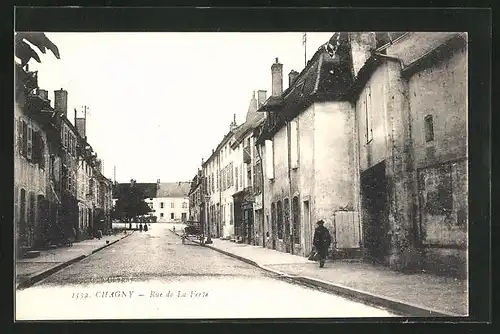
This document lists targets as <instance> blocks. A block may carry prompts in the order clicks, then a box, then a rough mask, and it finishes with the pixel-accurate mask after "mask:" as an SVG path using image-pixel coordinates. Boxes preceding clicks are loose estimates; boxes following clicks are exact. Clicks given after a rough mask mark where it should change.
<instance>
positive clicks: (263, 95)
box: [257, 90, 267, 108]
mask: <svg viewBox="0 0 500 334" xmlns="http://www.w3.org/2000/svg"><path fill="white" fill-rule="evenodd" d="M266 100H267V91H266V90H258V91H257V108H260V107H261V106H262V105H263V104H264V102H266Z"/></svg>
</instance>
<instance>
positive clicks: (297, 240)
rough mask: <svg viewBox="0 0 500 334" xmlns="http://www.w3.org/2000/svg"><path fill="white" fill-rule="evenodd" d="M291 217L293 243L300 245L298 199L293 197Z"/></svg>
mask: <svg viewBox="0 0 500 334" xmlns="http://www.w3.org/2000/svg"><path fill="white" fill-rule="evenodd" d="M292 211H293V213H292V217H293V242H294V243H295V244H300V233H301V231H300V208H299V198H298V197H297V196H295V197H294V198H293V200H292Z"/></svg>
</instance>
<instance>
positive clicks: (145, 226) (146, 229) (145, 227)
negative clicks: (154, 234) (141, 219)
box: [144, 223, 148, 232]
mask: <svg viewBox="0 0 500 334" xmlns="http://www.w3.org/2000/svg"><path fill="white" fill-rule="evenodd" d="M147 231H148V224H146V223H145V224H144V232H147Z"/></svg>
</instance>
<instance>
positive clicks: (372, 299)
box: [172, 231, 464, 317]
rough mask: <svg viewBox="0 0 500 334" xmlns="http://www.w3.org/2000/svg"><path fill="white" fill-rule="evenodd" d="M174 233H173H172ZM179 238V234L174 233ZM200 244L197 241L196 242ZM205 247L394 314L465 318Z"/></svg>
mask: <svg viewBox="0 0 500 334" xmlns="http://www.w3.org/2000/svg"><path fill="white" fill-rule="evenodd" d="M172 232H173V231H172ZM173 233H175V234H177V235H178V236H179V234H178V233H176V232H173ZM194 242H196V243H198V242H197V241H194ZM205 247H208V248H210V249H212V250H215V251H217V252H219V253H222V254H224V255H227V256H231V257H233V258H236V259H238V260H240V261H243V262H246V263H248V264H251V265H253V266H256V267H258V268H261V269H263V270H265V271H268V272H271V273H274V274H277V275H279V276H282V277H286V278H289V279H292V280H294V281H297V282H300V283H304V284H306V285H312V286H315V287H320V288H323V289H325V290H327V291H330V292H333V293H335V294H337V295H342V296H344V297H348V298H350V299H355V300H359V301H363V302H364V303H367V304H371V305H373V306H378V307H383V308H385V309H388V310H390V311H392V312H395V313H398V314H402V315H405V316H412V317H463V316H464V315H460V314H455V313H451V312H442V311H437V310H433V309H430V308H427V307H423V306H418V305H413V304H410V303H408V302H402V301H398V300H395V299H392V298H388V297H382V296H377V295H374V294H371V293H367V292H364V291H361V290H357V289H353V288H348V287H346V286H343V285H341V284H333V283H330V282H325V281H322V280H319V279H316V278H311V277H306V276H296V275H290V274H287V273H284V272H280V271H277V270H274V269H271V268H268V267H266V266H264V265H260V264H258V263H257V262H255V261H252V260H250V259H247V258H244V257H242V256H239V255H236V254H233V253H231V252H228V251H224V250H222V249H219V248H216V247H213V246H211V245H205Z"/></svg>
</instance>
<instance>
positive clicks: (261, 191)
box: [254, 143, 267, 248]
mask: <svg viewBox="0 0 500 334" xmlns="http://www.w3.org/2000/svg"><path fill="white" fill-rule="evenodd" d="M261 147H262V145H260V143H259V146H258V147H257V154H258V155H259V159H260V179H261V185H262V187H261V189H260V193H261V196H262V226H264V225H265V223H264V222H265V220H266V219H265V217H266V215H265V210H264V202H265V201H264V179H265V178H264V161H263V160H262V155H261V153H260V150H261ZM254 223H255V220H254ZM266 236H267V233H266V231H262V247H263V248H266Z"/></svg>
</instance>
